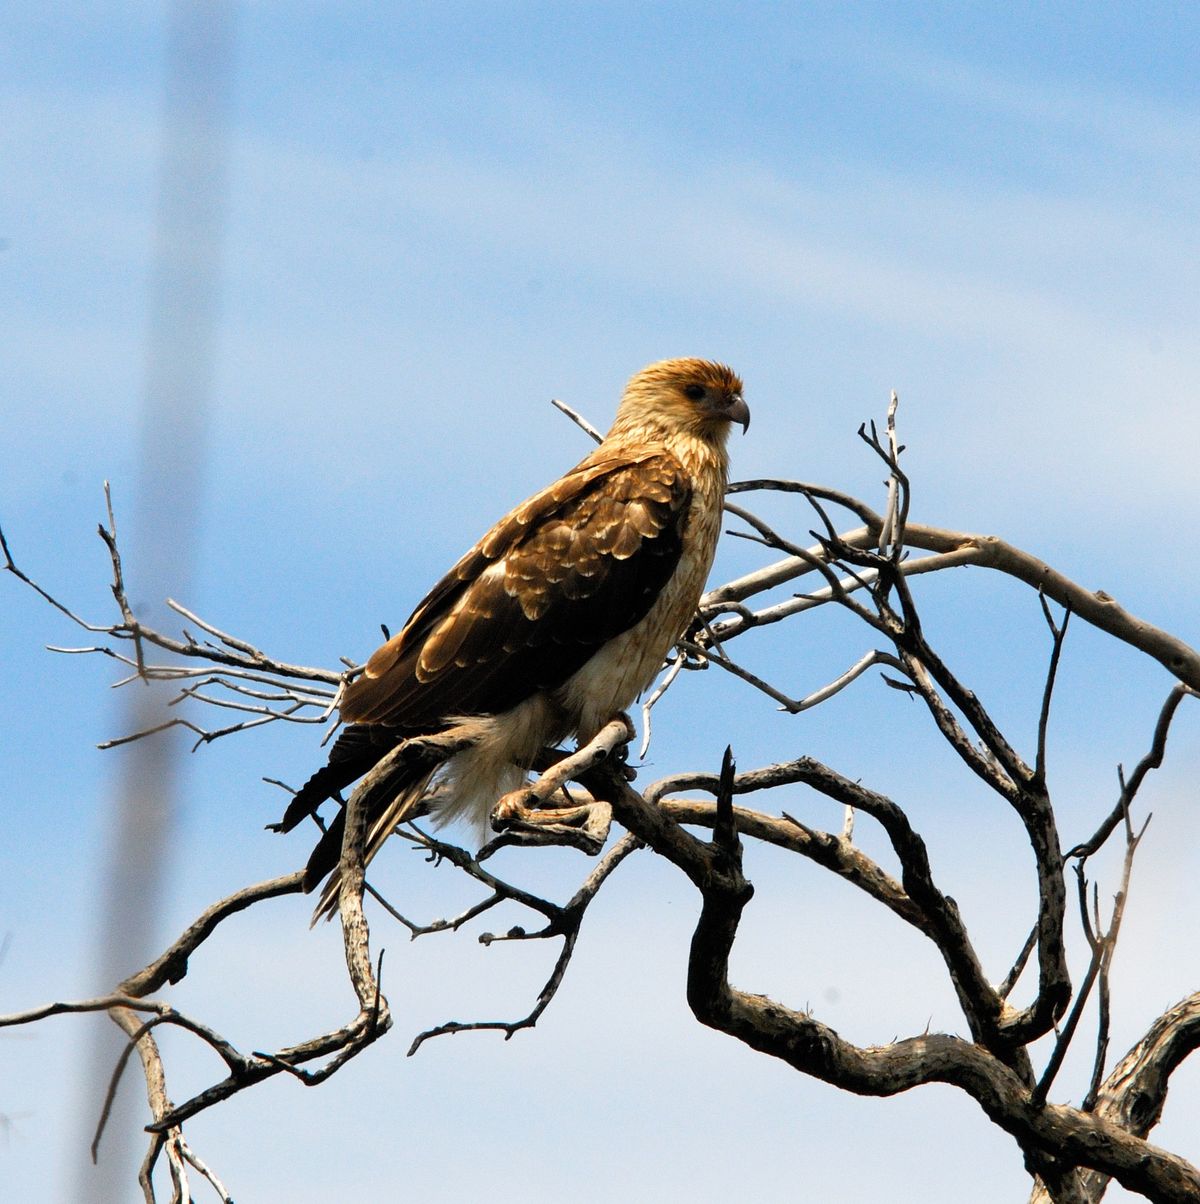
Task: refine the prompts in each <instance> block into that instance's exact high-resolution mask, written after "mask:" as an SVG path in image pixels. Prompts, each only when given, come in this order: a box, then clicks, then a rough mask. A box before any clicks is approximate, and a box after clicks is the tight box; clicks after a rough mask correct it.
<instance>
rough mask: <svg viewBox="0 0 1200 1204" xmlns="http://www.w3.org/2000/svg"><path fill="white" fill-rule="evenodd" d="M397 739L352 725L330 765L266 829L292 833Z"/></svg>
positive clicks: (338, 742)
mask: <svg viewBox="0 0 1200 1204" xmlns="http://www.w3.org/2000/svg"><path fill="white" fill-rule="evenodd" d="M396 740H397V736H396V733H394V732H392V733H388V735H387V737H386V738H383V736H382V733H381V732H380V731H379V729H378V728H375V727H369V726H368V725H366V724H353V725H351V726H350V727H348V728H346V730H345V731H344V732H342V734H341V735H340V736H338V738H337V740H336V741H335V742H334V745H333V747H332V748H331V749H330V750H329V764H328V765H323V766H322V767H321V768H320V769H318V770H317V772H316V773H314V774H313V775H312V777H311V778H309V779H308V781H307V782H305V783H304V785H303V786H301V787H300V789H299V790H297V791H296V793H295V794H294V795H293V796H292V801H291V802H290V803H289V804H288V808H287V810H286V811H285V812H284V813H283V819H281V820H280V821H279V822H278V823H277V824H268V825H267V828H268V829H269V830H270V831H272V832H290V831H291V830H292V829H293V828H294V827H295V826H296V825H297V824H298V823H300V822H301V821H302V820H305V819H307V818H308V817H309V816H310V815H312V814H313V813H314V812H315V811H316V809H317V808H318V807H319V806H320V805H321V804H322V803H323V802H324V801H325V800H326V799H327V798H332V797H333V796H334V795H335V794H337V792H338V791H339V790H344V789H345V788H346V787H347V786H349V785H350V783H351V782H356V781H357V780H358V779H359V778H361V777H362V776H363V774H364V773H366V772H367V770H369V769H370V768H372V766H374V764H375V762H376V761H378V760H379V758H380V757H382V756H383V755H384V754H385V753H386V752H388V751H389V749H391V748H393V747H394V746H395V744H396ZM317 847H318V848H319V847H320V846H319V845H318V846H317ZM338 847H339V848H341V837H339V838H338ZM335 860H336V858H335ZM306 889H307V888H306Z"/></svg>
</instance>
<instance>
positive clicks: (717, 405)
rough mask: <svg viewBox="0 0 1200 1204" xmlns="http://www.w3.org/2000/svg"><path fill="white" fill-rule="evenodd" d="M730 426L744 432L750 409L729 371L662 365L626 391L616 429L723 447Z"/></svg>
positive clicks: (707, 365)
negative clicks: (681, 434) (657, 433)
mask: <svg viewBox="0 0 1200 1204" xmlns="http://www.w3.org/2000/svg"><path fill="white" fill-rule="evenodd" d="M734 422H736V423H739V424H740V425H741V427H742V430H743V431H745V430H746V429H747V428H748V427H749V425H750V410H749V408H748V407H747V405H746V402H745V400H744V399H743V397H742V382H741V378H740V377H739V376H738V375H737V373H736V372H734V371H733V369H732V368H727V367H726V366H725V365H724V364H716V363H713V362H712V361H711V360H701V359H678V360H660V361H659V362H658V363H657V364H651V365H650V366H649V367H647V368H643V369H642V370H641V371H640V372H639V373H638V374H637V375H636V376H634V377H633V378H632V379H631V380H630V382H629V384H627V385H626V386H625V395H624V396H623V397H622V398H621V405H620V407H619V409H618V410H617V418H616V423H615V424H614V430H615V429H617V428H618V427H620V428H622V429H625V430H629V431H640V430H644V431H652V430H663V431H666V432H667V433H674V432H677V431H683V432H686V433H688V434H691V435H694V436H698V437H699V438H702V439H707V440H711V441H713V442H718V443H724V441H725V438H726V436H727V435H728V434H729V427H730V425H731V424H732V423H734Z"/></svg>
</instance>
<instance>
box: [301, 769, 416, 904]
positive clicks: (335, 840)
mask: <svg viewBox="0 0 1200 1204" xmlns="http://www.w3.org/2000/svg"><path fill="white" fill-rule="evenodd" d="M435 772H436V767H430V766H429V765H428V764H424V765H420V764H418V765H401V766H398V767H397V768H396V770H395V771H394V772H393V773H391V774H389V775H388V777H387V778H386V779H385V780H384V781H382V782H380V783H379V784H378V785H376V786H374V787H373V788H372V790H371V792H370V794H368V795H367V797H366V798H365V799H364V800H363V805H364V806H365V807H366V812H367V815H366V820H367V830H366V838H365V841H364V845H365V847H364V850H363V860H364V862H365V863H367V864H369V863H370V862H371V860H372V858H374V856H375V854H376V853H378V852H379V850H380V848H381V847H382V846H383V843H384V841H386V840H387V838H388V837H389V836H390V835H391V834H392V831H393V830H394V829H395V827H396V825H397V824H398V823H401V822H402V821H403V820H405V819H407V818H409V817H410V816H412V815H413V813H414V811H415V810H416V808H417V807H418V806H419V805H420V802H421V799H422V798H423V796H424V794H425V791H426V789H427V788H428V786H429V780H430V778H432V777H433V775H434V773H435ZM345 831H346V809H345V808H344V807H343V808H342V809H341V810H340V811H339V812H338V813H337V815H336V816H335V817H334V820H333V822H332V823H331V824H330V825H329V827H328V828H327V829H326V830H325V832H323V833H322V835H321V839H320V840H319V841H318V842H317V847H316V848H315V849H313V851H312V856H311V857H309V859H308V865H307V867H306V868H305V871H304V889H305V891H311V890H312V889H313V888H314V887H315V886H316V885H317V884H318V883H319V882H320V881H321V879H323V878H325V877H326V876H327V875H328V877H329V880H328V881H327V882H326V883H325V889H324V890H323V891H322V892H321V898H320V901H319V902H318V904H317V909H316V911H315V912H314V913H313V923H314V924H315V923H316V922H317V920H318V919H320V918H321V917H322V916H325V917H329V916H331V915H332V914H333V913H334V912H335V911H336V910H337V898H338V890H339V888H340V885H341V880H340V875H339V873H338V862H339V861H340V860H341V856H342V839H343V836H344V833H345Z"/></svg>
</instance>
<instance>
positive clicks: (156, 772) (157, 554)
mask: <svg viewBox="0 0 1200 1204" xmlns="http://www.w3.org/2000/svg"><path fill="white" fill-rule="evenodd" d="M232 51H233V4H232V0H172V2H171V3H170V4H169V5H168V6H167V46H166V57H165V71H164V104H163V110H162V127H161V146H160V159H159V165H158V208H157V214H156V231H155V245H154V251H153V261H152V265H151V272H152V275H151V280H150V293H149V298H148V302H149V304H148V314H147V348H146V368H145V396H144V398H143V402H142V418H141V431H140V448H139V459H140V469H139V478H138V483H137V484H138V489H137V497H136V504H135V510H134V513H133V514H132V516H131V517H132V523H131V524H129V526H130V527H131V534H132V537H133V538H132V540H131V541H123V542H125V547H126V556H125V559H126V581H127V584H128V585H129V588H130V590H131V598H132V599H136V603H137V606H136V609H137V612H138V614H140V615H146V616H148V618H149V620H150V621H151V622H155V620H160V621H163V623H164V625H165V615H164V609H165V608H164V606H163V599H164V598H165V597H166V596H167V595H171V596H174V597H178V598H181V599H183V598H186V597H187V595H188V592H189V585H190V581H191V574H192V569H193V559H194V549H195V545H196V537H197V534H198V531H197V519H198V515H199V512H200V509H201V502H202V486H203V480H204V461H205V453H206V450H207V434H208V431H207V427H208V411H209V406H210V396H211V392H212V382H213V376H214V370H215V360H216V332H217V324H218V311H219V299H220V280H221V239H222V227H223V224H224V215H225V193H226V164H227V160H228V141H229V138H228V127H229V104H230V93H231V85H232V76H233V69H232V68H233V63H232V57H233V55H232ZM123 496H125V497H127V496H128V494H127V493H124V492H123V491H122V490H120V489H119V488H118V489H117V491H116V503H115V504H116V510H117V518H118V521H119V520H120V519H121V517H122V507H121V501H122V498H123ZM155 625H156V626H157V625H159V624H158V623H157V622H156V623H155ZM168 697H169V691H167V690H165V689H161V688H159V687H158V686H157V685H156V686H147V685H144V684H142V683H132V684H131V685H129V686H128V687H126V691H125V700H126V710H125V714H124V716H123V717H122V720H121V724H122V727H121V730H122V732H133V731H139V730H141V729H143V728H147V727H151V726H153V725H154V724H156V723H160V722H162V720H163V718H164V717H165V716H164V714H163V708H164V706H165V703H166V700H167V698H168ZM173 735H174V733H166V734H164V735H158V736H151V737H149V738H147V739H145V740H139V741H136V742H135V743H133V744H132V745H129V746H128V747H126V748H125V749H123V750H121V752H120V753H119V754H118V755H120V757H121V762H120V765H119V768H118V775H117V777H118V780H117V782H116V786H115V790H114V795H115V797H114V799H113V804H112V812H111V821H110V824H109V832H110V839H111V842H112V843H111V845H110V846H109V848H108V850H107V853H106V855H107V859H108V864H107V869H106V871H105V873H106V882H105V885H104V895H103V897H102V899H101V901H100V906H101V909H100V911H99V914H98V916H97V923H98V930H97V937H96V948H97V951H98V957H97V962H98V964H97V982H96V990H97V991H98V992H105V991H110V990H112V988H113V987H114V986H115V985H116V983H118V982H119V981H120V980H121V979H123V978H124V977H125V976H126V975H128V974H130V973H131V972H132V971H134V970H136V969H138V968H140V967H141V966H142V965H143V964H144V963H145V962H147V961H149V960H150V958H151V957H152V956H153V955H154V953H155V952H157V950H156V948H155V947H153V943H154V942H155V941H157V940H159V939H161V936H162V924H161V921H160V915H161V910H162V904H163V900H164V897H165V896H164V886H165V871H166V869H167V867H168V863H169V861H170V859H171V848H170V842H171V833H172V826H173V823H174V820H175V807H176V799H175V792H176V769H177V764H176V755H177V754H178V752H179V751H180V750H181V745H180V742H179V741H178V740H176V739H173V738H171V737H172V736H173ZM123 1044H124V1035H123V1034H122V1033H120V1032H119V1031H118V1030H117V1028H116V1027H115V1026H114V1025H113V1024H112V1023H111V1022H110V1021H108V1020H107V1019H105V1020H104V1021H103V1024H101V1023H100V1021H97V1024H96V1028H95V1033H94V1037H93V1042H92V1048H91V1050H90V1053H89V1056H88V1059H87V1063H86V1065H85V1066H84V1067H83V1074H84V1081H83V1094H82V1101H81V1115H80V1128H81V1130H82V1131H81V1132H80V1133H79V1136H78V1140H77V1142H76V1148H77V1149H78V1151H79V1166H78V1169H77V1172H76V1175H75V1179H76V1184H75V1192H74V1195H73V1196H72V1199H73V1200H79V1201H83V1200H87V1201H97V1202H100V1204H108V1202H109V1201H114V1202H115V1201H125V1200H131V1199H136V1198H137V1197H138V1191H137V1184H136V1179H135V1174H136V1168H137V1165H138V1164H139V1162H140V1161H141V1159H142V1157H143V1154H144V1152H145V1148H146V1146H145V1141H144V1140H143V1139H142V1137H141V1135H140V1134H141V1129H142V1125H143V1124H145V1123H146V1120H147V1119H148V1115H149V1114H148V1112H147V1110H146V1101H145V1093H144V1091H143V1090H142V1083H141V1075H140V1073H139V1067H138V1065H137V1059H136V1057H135V1058H134V1059H133V1061H132V1062H131V1064H130V1066H129V1068H128V1070H127V1073H126V1076H125V1082H124V1083H123V1086H122V1090H121V1092H120V1094H119V1096H118V1099H117V1104H116V1107H115V1109H114V1112H113V1114H112V1116H111V1118H110V1120H109V1124H108V1127H107V1129H106V1131H105V1135H104V1141H103V1142H102V1143H101V1146H100V1154H99V1161H98V1165H97V1166H93V1165H92V1164H91V1160H90V1157H89V1154H88V1151H89V1147H90V1145H91V1141H92V1132H93V1130H94V1128H95V1124H96V1120H97V1118H98V1116H99V1112H100V1105H101V1102H102V1100H103V1098H104V1092H105V1089H106V1086H107V1083H108V1080H109V1076H110V1075H111V1074H112V1070H113V1067H114V1065H115V1063H116V1059H117V1057H118V1055H119V1053H120V1050H121V1049H122V1047H123Z"/></svg>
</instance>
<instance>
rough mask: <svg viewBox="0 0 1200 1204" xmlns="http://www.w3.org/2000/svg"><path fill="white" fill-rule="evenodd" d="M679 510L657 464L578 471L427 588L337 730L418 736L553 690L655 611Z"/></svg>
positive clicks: (662, 459) (674, 466)
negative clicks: (360, 728)
mask: <svg viewBox="0 0 1200 1204" xmlns="http://www.w3.org/2000/svg"><path fill="white" fill-rule="evenodd" d="M690 500H691V488H690V485H689V482H688V478H687V474H686V473H685V471H684V469H683V466H682V465H681V464H680V463H679V461H678V460H676V459H675V457H674V456H671V455H669V454H667V453H665V452H662V451H655V452H647V453H645V454H643V455H641V456H637V455H627V456H621V457H613V458H607V459H604V460H601V461H590V460H585V461H584V463H583V464H581V465H580V466H579V467H578V468H576V469H575V470H574V471H573V472H571V473H568V474H567V475H566V476H565V477H563V478H562V479H561V480H559V481H558V482H556V483H555V484H554V485H552V486H551V487H550V488H549V489H546V490H543V491H542V492H541V493H539V494H537V495H536V496H534V497H532V498H530V499H529V501H527V502H525V503H524V504H523V505H521V506H519V507H518V508H517V509H516V510H514V511H513V512H512V513H511V514H509V515H508V516H507V517H506V518H504V519H502V520H501V521H500V522H499V523H497V524H496V526H494V527H493V528H492V529H491V530H490V531H489V532H488V533H487V535H485V536H484V537H483V539H481V540H480V541H479V543H478V544H476V545H475V547H474V548H472V549H471V551H470V552H468V553H467V554H466V556H464V557H463V558H462V559H461V560H460V561H459V562H458V564H456V565H455V566H454V568H453V569H451V570H450V572H449V573H447V574H446V576H445V577H444V578H442V580H441V581H440V582H438V584H437V585H436V586H435V587H434V588H433V589H432V590H431V591H430V593H429V595H428V596H427V597H426V598H425V599H424V601H423V602H422V603H421V604H420V606H418V607H417V609H416V610H415V611H414V612H413V615H412V618H410V619H409V621H408V623H407V624H406V625H405V627H404V630H403V631H401V632H400V633H399V634H398V635H396V636H394V637H393V638H392V639H391V640H389V641H388V642H387V643H386V644H384V645H383V647H382V648H380V649H378V650H377V651H376V652H375V654H374V655H373V656H372V657H371V659H370V660H369V661H368V662H367V666H366V670H365V672H364V673H363V675H362V676H361V677H360V678H358V680H357V681H355V682H354V683H352V684H351V685H350V687H349V688H348V689H347V691H346V695H345V698H344V700H343V702H342V708H341V710H342V718H343V719H345V720H346V721H348V722H351V723H360V724H384V725H387V726H395V727H405V728H407V727H421V726H424V725H428V724H432V723H436V722H438V721H439V720H442V719H444V718H446V717H447V716H450V715H472V714H475V715H478V714H497V713H499V712H502V711H506V710H508V709H509V708H510V707H513V706H515V705H516V704H517V703H519V702H521V701H522V700H523V699H525V698H528V697H529V696H530V695H531V694H533V693H534V692H535V691H537V690H545V689H553V688H555V687H557V686H559V685H561V684H562V683H563V682H565V681H566V680H567V678H569V677H570V676H571V675H572V674H573V673H574V672H576V670H578V669H580V668H581V667H582V666H583V665H584V664H585V663H586V662H587V661H588V659H589V658H590V657H591V656H592V655H593V654H594V653H595V652H596V651H597V649H598V648H600V647H601V646H602V645H603V644H604V643H605V642H606V641H608V640H610V639H611V638H612V637H613V636H615V635H618V634H620V632H622V631H625V630H627V629H628V628H630V627H632V626H633V625H634V624H635V623H637V622H638V621H639V620H640V619H641V618H643V617H644V616H645V614H646V613H647V611H649V609H650V607H651V606H652V605H653V604H654V600H655V599H656V598H657V597H658V594H659V591H660V590H661V589H662V587H663V585H664V584H665V583H666V582H667V580H668V579H669V578H670V576H671V574H672V573H673V572H674V570H675V566H676V564H677V563H678V561H679V556H680V552H681V549H682V531H683V526H684V522H685V519H686V517H687V511H688V505H689V503H690Z"/></svg>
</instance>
